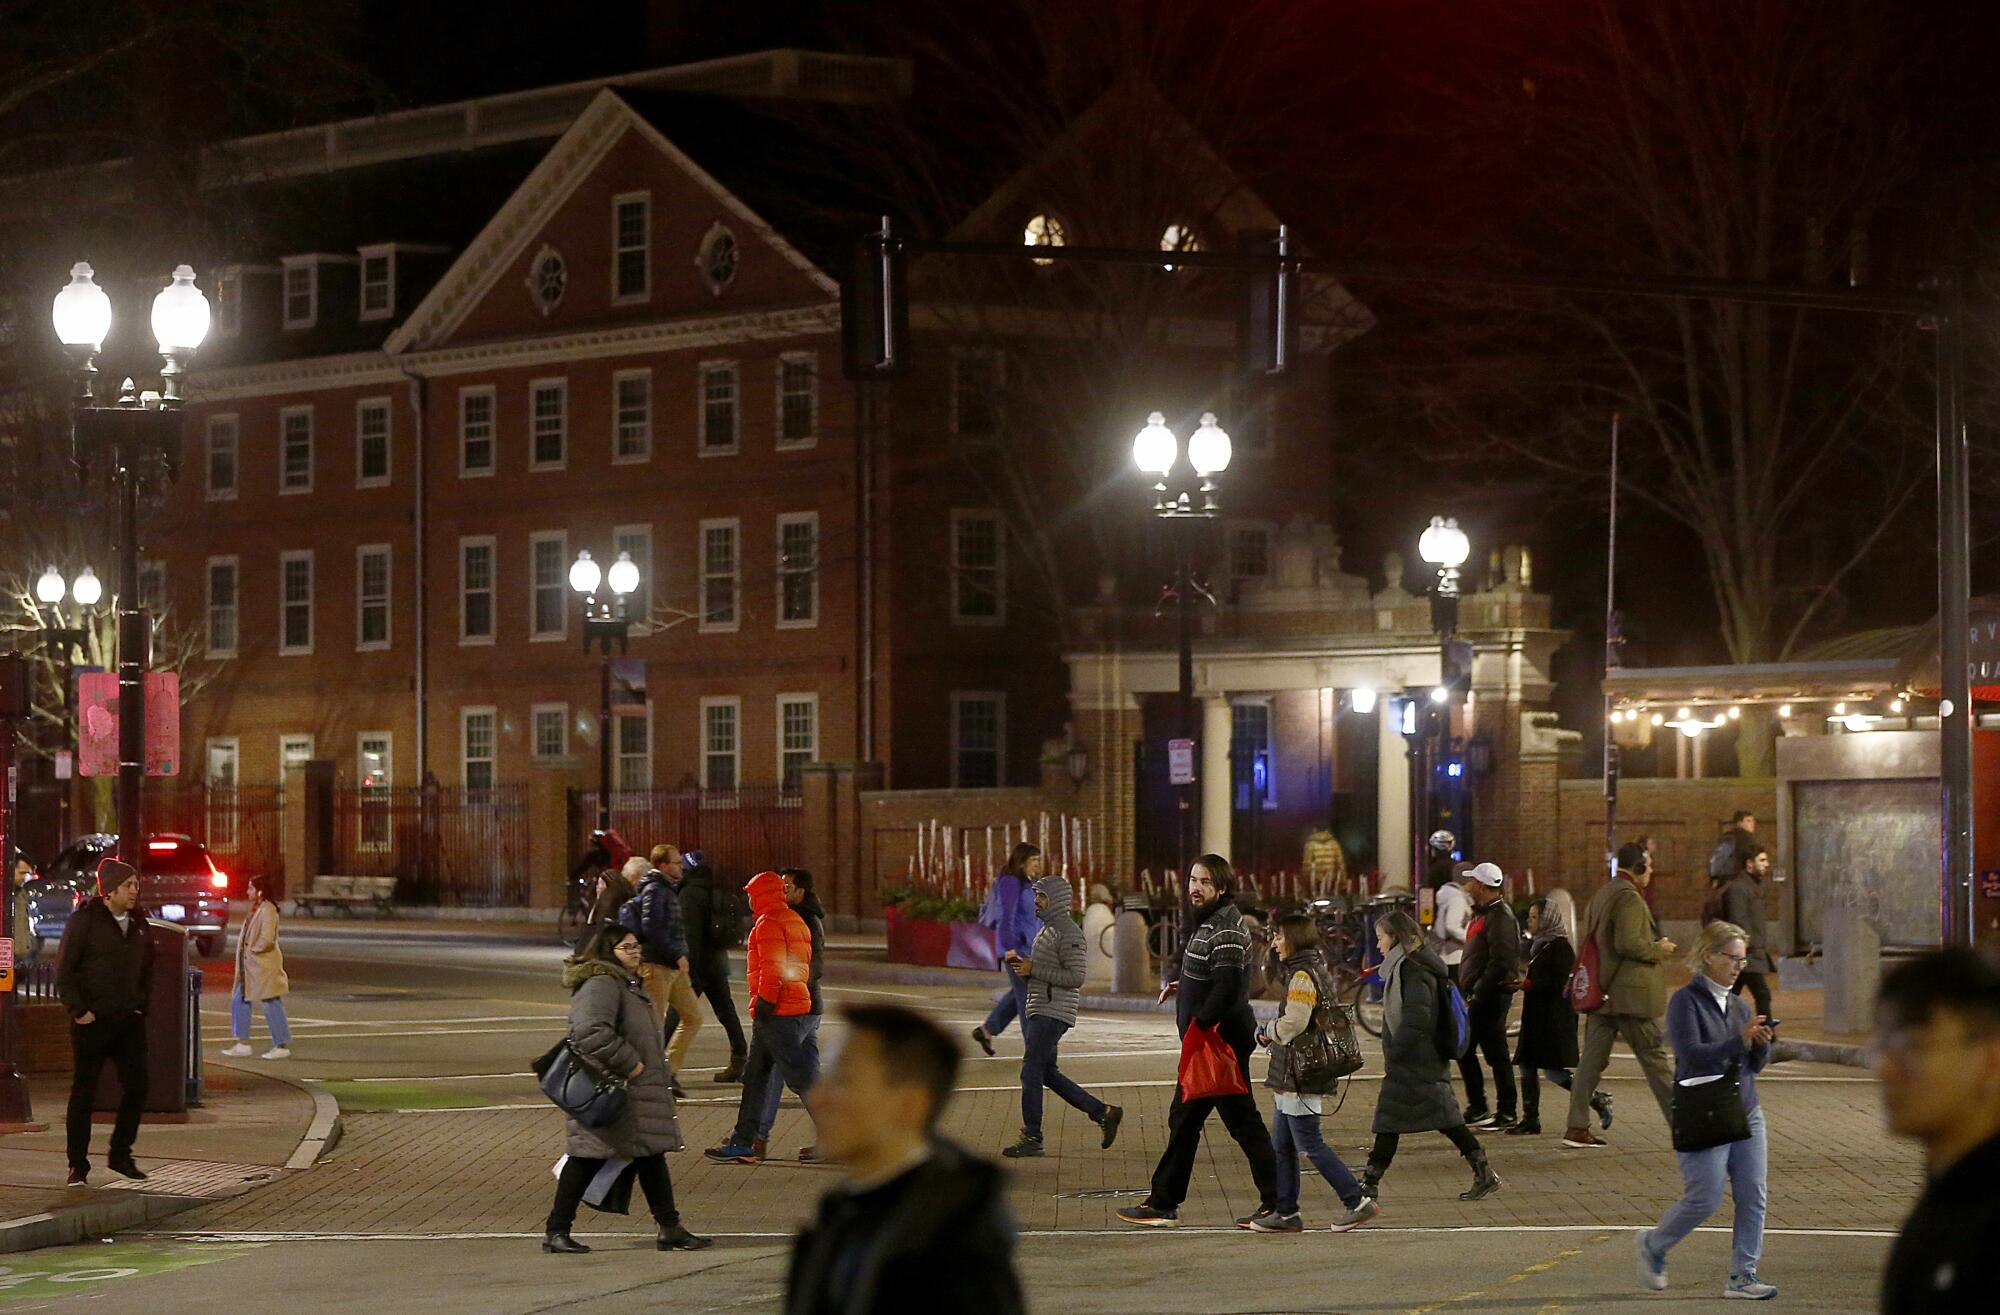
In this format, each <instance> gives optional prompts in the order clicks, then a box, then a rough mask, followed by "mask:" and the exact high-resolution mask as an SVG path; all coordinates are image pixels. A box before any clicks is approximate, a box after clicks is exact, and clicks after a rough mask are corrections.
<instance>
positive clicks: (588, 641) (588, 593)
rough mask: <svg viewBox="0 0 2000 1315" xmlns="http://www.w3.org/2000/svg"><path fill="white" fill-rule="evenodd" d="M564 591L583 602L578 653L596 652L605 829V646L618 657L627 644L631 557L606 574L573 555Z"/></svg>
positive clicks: (584, 554)
mask: <svg viewBox="0 0 2000 1315" xmlns="http://www.w3.org/2000/svg"><path fill="white" fill-rule="evenodd" d="M600 586H608V587H609V588H610V590H611V596H610V597H609V598H606V597H603V596H601V595H600V594H599V593H598V589H599V587H600ZM569 587H570V588H571V589H574V590H575V591H576V592H577V594H578V595H579V596H580V597H581V598H582V599H583V651H584V652H586V653H588V652H589V651H590V650H591V646H592V645H596V646H597V648H598V650H599V652H600V653H601V654H602V658H601V661H600V663H599V667H598V707H597V829H598V830H599V831H609V830H610V829H611V646H612V645H613V644H616V645H617V646H618V651H619V652H620V653H623V652H625V651H626V649H627V648H628V646H629V642H630V636H631V629H632V621H631V618H629V617H627V616H626V615H625V600H626V598H627V597H629V596H630V595H631V594H632V592H633V591H634V590H636V589H637V588H638V587H639V564H638V563H637V562H635V561H633V560H632V554H630V553H624V552H621V553H619V554H618V560H617V561H615V562H613V563H611V569H610V570H609V571H605V570H601V569H600V568H599V567H598V565H597V563H596V561H594V560H593V559H592V558H591V555H590V549H588V548H585V549H583V550H582V551H581V552H579V553H577V555H576V560H575V561H574V562H572V563H570V568H569Z"/></svg>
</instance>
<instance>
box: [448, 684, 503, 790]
mask: <svg viewBox="0 0 2000 1315" xmlns="http://www.w3.org/2000/svg"><path fill="white" fill-rule="evenodd" d="M499 754H500V713H499V710H498V709H496V708H491V707H484V708H460V709H459V710H458V770H459V779H460V780H462V781H464V782H465V788H466V790H467V791H468V792H471V791H477V790H491V789H492V788H493V787H494V785H495V784H497V783H498V781H499V768H498V763H499ZM466 802H468V803H472V802H480V801H475V800H472V799H470V798H468V799H467V801H466Z"/></svg>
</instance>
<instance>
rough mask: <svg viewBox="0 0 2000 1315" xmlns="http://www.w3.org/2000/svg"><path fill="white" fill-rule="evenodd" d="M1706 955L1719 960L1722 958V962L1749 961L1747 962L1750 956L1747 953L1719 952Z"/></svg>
mask: <svg viewBox="0 0 2000 1315" xmlns="http://www.w3.org/2000/svg"><path fill="white" fill-rule="evenodd" d="M1708 957H1709V958H1711V959H1720V960H1722V961H1723V962H1724V963H1749V962H1750V956H1749V955H1747V954H1721V953H1717V954H1711V955H1709V956H1708Z"/></svg>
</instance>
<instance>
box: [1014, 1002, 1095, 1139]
mask: <svg viewBox="0 0 2000 1315" xmlns="http://www.w3.org/2000/svg"><path fill="white" fill-rule="evenodd" d="M1067 1031H1069V1024H1068V1023H1065V1022H1063V1021H1062V1020H1061V1019H1060V1018H1044V1017H1042V1016H1040V1015H1023V1016H1022V1018H1021V1036H1022V1038H1023V1039H1024V1040H1025V1041H1026V1042H1027V1044H1028V1051H1027V1053H1026V1054H1025V1055H1023V1056H1022V1057H1021V1130H1022V1131H1023V1132H1025V1133H1027V1134H1028V1136H1030V1137H1032V1138H1034V1139H1035V1140H1036V1141H1040V1140H1041V1139H1042V1088H1043V1087H1047V1088H1048V1089H1049V1090H1051V1091H1053V1092H1055V1093H1056V1095H1058V1096H1061V1097H1062V1098H1063V1100H1064V1101H1066V1102H1067V1103H1068V1104H1069V1105H1070V1107H1071V1108H1073V1109H1079V1110H1082V1111H1083V1112H1084V1113H1085V1114H1088V1115H1089V1116H1090V1118H1091V1121H1092V1122H1093V1123H1094V1122H1096V1121H1097V1120H1098V1119H1101V1118H1103V1117H1104V1102H1103V1101H1101V1100H1099V1099H1098V1098H1097V1097H1095V1096H1093V1095H1091V1094H1090V1093H1089V1092H1087V1091H1085V1090H1084V1089H1083V1088H1082V1087H1079V1086H1077V1085H1076V1083H1074V1082H1072V1081H1070V1080H1069V1079H1068V1078H1067V1077H1065V1076H1063V1072H1062V1070H1061V1069H1059V1068H1057V1067H1056V1048H1057V1047H1059V1046H1060V1045H1062V1039H1063V1033H1065V1032H1067Z"/></svg>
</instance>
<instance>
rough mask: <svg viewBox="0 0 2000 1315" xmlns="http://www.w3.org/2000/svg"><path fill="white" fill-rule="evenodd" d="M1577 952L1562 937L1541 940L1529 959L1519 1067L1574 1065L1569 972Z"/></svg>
mask: <svg viewBox="0 0 2000 1315" xmlns="http://www.w3.org/2000/svg"><path fill="white" fill-rule="evenodd" d="M1575 969H1576V951H1575V950H1574V949H1572V948H1570V943H1569V941H1568V940H1567V939H1565V938H1564V937H1561V936H1557V937H1555V938H1554V939H1553V940H1550V941H1546V942H1544V943H1543V945H1542V947H1541V948H1540V949H1539V950H1536V951H1535V952H1534V954H1533V955H1531V956H1530V957H1529V959H1528V980H1527V982H1526V984H1524V985H1523V986H1522V988H1521V1036H1520V1039H1519V1040H1518V1041H1516V1042H1515V1043H1514V1062H1515V1063H1516V1064H1518V1065H1520V1066H1521V1067H1522V1068H1575V1067H1576V1062H1577V1060H1576V1011H1575V1010H1574V1009H1572V1008H1570V1005H1569V997H1567V996H1566V995H1564V994H1563V992H1564V991H1566V990H1567V989H1569V975H1570V973H1571V972H1573V971H1575Z"/></svg>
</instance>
